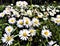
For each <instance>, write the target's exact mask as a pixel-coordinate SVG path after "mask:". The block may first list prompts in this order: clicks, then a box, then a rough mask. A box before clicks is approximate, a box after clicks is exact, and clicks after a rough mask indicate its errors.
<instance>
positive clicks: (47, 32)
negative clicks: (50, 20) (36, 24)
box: [41, 29, 52, 38]
mask: <svg viewBox="0 0 60 46" xmlns="http://www.w3.org/2000/svg"><path fill="white" fill-rule="evenodd" d="M41 34H42V36H43V37H45V38H48V37H49V38H50V36H52V34H51V32H50V31H49V30H47V29H44V30H42V32H41Z"/></svg>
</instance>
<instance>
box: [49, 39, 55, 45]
mask: <svg viewBox="0 0 60 46" xmlns="http://www.w3.org/2000/svg"><path fill="white" fill-rule="evenodd" d="M55 43H56V41H52V40H51V41H50V42H48V45H49V46H52V45H53V44H55Z"/></svg>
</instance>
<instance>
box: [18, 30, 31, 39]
mask: <svg viewBox="0 0 60 46" xmlns="http://www.w3.org/2000/svg"><path fill="white" fill-rule="evenodd" d="M28 36H30V34H29V31H28V30H27V29H23V30H20V32H19V37H20V39H22V40H27V39H28Z"/></svg>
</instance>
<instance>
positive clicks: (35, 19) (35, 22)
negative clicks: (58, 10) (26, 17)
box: [32, 18, 40, 27]
mask: <svg viewBox="0 0 60 46" xmlns="http://www.w3.org/2000/svg"><path fill="white" fill-rule="evenodd" d="M32 23H33V26H37V27H38V26H39V25H40V23H39V19H37V18H33V19H32Z"/></svg>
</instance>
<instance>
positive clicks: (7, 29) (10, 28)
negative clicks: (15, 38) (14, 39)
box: [5, 26, 13, 34]
mask: <svg viewBox="0 0 60 46" xmlns="http://www.w3.org/2000/svg"><path fill="white" fill-rule="evenodd" d="M12 31H13V27H12V26H7V27H6V28H5V32H6V33H7V34H10V33H11V32H12Z"/></svg>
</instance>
